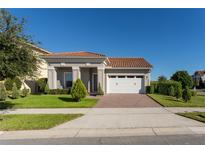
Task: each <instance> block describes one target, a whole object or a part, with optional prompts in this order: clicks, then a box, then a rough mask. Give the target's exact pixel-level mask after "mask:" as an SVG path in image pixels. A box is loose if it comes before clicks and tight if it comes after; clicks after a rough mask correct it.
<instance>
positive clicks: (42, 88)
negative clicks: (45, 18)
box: [36, 78, 48, 93]
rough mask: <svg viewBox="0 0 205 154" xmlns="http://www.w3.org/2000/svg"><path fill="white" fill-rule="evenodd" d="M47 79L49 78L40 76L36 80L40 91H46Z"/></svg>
mask: <svg viewBox="0 0 205 154" xmlns="http://www.w3.org/2000/svg"><path fill="white" fill-rule="evenodd" d="M47 81H48V79H47V78H40V79H38V80H37V81H36V83H37V84H38V92H41V93H44V91H45V87H46V84H47Z"/></svg>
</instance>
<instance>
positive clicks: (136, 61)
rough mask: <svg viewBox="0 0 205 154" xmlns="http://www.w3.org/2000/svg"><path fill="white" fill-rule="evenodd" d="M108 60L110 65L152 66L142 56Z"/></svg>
mask: <svg viewBox="0 0 205 154" xmlns="http://www.w3.org/2000/svg"><path fill="white" fill-rule="evenodd" d="M109 61H110V64H109V66H111V67H145V68H151V67H152V65H151V64H150V63H148V62H147V61H146V60H145V59H144V58H109Z"/></svg>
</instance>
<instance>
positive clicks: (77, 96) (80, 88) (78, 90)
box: [71, 79, 88, 102]
mask: <svg viewBox="0 0 205 154" xmlns="http://www.w3.org/2000/svg"><path fill="white" fill-rule="evenodd" d="M87 94H88V92H87V89H86V87H85V85H84V84H83V82H82V80H80V79H77V80H76V82H75V83H74V85H73V87H72V89H71V96H72V98H73V100H74V101H76V102H79V101H80V100H81V99H82V98H85V97H86V95H87Z"/></svg>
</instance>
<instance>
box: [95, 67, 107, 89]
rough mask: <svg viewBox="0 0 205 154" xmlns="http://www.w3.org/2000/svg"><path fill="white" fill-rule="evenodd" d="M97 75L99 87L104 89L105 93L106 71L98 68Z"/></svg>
mask: <svg viewBox="0 0 205 154" xmlns="http://www.w3.org/2000/svg"><path fill="white" fill-rule="evenodd" d="M97 74H98V85H97V86H99V84H100V86H101V87H102V90H103V91H104V92H105V69H104V68H101V67H98V68H97Z"/></svg>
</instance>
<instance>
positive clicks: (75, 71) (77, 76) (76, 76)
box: [72, 66, 80, 81]
mask: <svg viewBox="0 0 205 154" xmlns="http://www.w3.org/2000/svg"><path fill="white" fill-rule="evenodd" d="M72 70H73V81H76V80H77V79H80V68H79V67H78V66H73V67H72Z"/></svg>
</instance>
